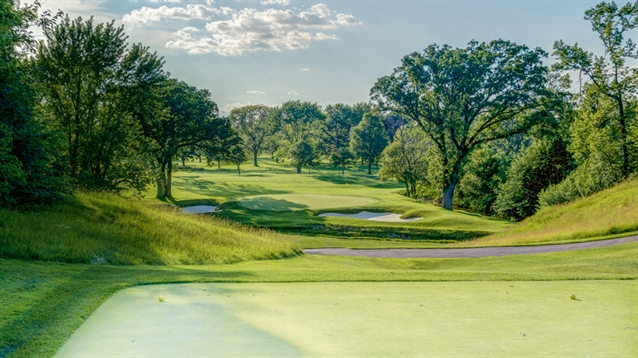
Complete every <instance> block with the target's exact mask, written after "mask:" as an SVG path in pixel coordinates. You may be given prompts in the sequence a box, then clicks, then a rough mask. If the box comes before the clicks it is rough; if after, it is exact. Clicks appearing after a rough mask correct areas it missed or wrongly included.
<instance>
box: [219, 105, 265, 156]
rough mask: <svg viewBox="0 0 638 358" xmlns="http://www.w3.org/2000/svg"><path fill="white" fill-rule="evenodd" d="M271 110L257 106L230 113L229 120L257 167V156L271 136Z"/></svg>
mask: <svg viewBox="0 0 638 358" xmlns="http://www.w3.org/2000/svg"><path fill="white" fill-rule="evenodd" d="M270 115H271V109H270V108H269V107H267V106H264V105H260V104H256V105H249V106H244V107H240V108H235V109H233V110H232V111H230V116H229V117H228V119H229V120H230V122H231V123H232V125H233V126H234V127H235V129H236V130H237V131H238V132H239V134H240V136H241V138H242V141H243V144H244V146H245V147H246V150H248V151H250V152H251V153H252V155H253V164H254V166H256V167H257V166H258V165H257V156H258V155H259V152H260V151H261V150H262V149H263V147H264V144H265V140H266V137H267V136H268V134H269V127H268V119H269V117H270Z"/></svg>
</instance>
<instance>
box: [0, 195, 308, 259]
mask: <svg viewBox="0 0 638 358" xmlns="http://www.w3.org/2000/svg"><path fill="white" fill-rule="evenodd" d="M299 253H300V249H299V247H298V245H297V244H296V243H294V242H293V241H291V240H289V239H287V238H286V237H284V236H283V235H280V234H277V233H274V232H270V231H267V230H262V229H255V228H249V227H244V226H240V225H237V224H232V223H229V222H227V221H224V220H220V219H216V218H213V217H210V216H203V215H182V214H179V213H178V212H177V210H176V209H174V208H171V207H168V206H165V205H149V204H148V203H145V202H142V201H139V200H133V199H124V198H121V197H117V196H114V195H110V194H102V193H90V194H89V193H78V194H76V195H74V196H72V197H68V198H67V200H66V201H65V202H63V203H59V204H57V205H55V206H53V207H50V208H47V209H44V210H42V211H40V212H29V213H22V212H15V211H8V210H0V257H5V258H17V259H24V260H44V261H60V262H69V263H94V264H115V265H130V264H169V265H178V264H188V265H191V264H200V265H201V264H220V263H231V262H238V261H245V260H258V259H273V258H282V257H290V256H294V255H297V254H299Z"/></svg>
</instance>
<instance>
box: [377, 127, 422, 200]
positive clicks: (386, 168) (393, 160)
mask: <svg viewBox="0 0 638 358" xmlns="http://www.w3.org/2000/svg"><path fill="white" fill-rule="evenodd" d="M430 147H431V143H428V141H427V140H426V138H425V136H424V135H423V132H421V131H420V130H419V129H418V128H416V127H413V126H403V127H400V128H398V129H397V131H396V134H395V136H394V141H392V143H391V144H390V145H389V146H388V147H387V148H385V149H384V150H383V153H382V154H381V169H380V170H379V177H380V178H381V179H383V180H385V179H396V180H398V181H400V182H402V183H404V184H405V196H407V197H413V198H414V197H416V196H417V185H418V183H419V182H420V181H423V180H424V179H425V177H426V175H427V170H428V162H427V159H426V156H427V152H428V149H429V148H430Z"/></svg>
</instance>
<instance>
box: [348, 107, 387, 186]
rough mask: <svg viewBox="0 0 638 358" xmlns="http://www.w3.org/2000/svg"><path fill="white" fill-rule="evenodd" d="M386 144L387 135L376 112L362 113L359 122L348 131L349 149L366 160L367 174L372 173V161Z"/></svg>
mask: <svg viewBox="0 0 638 358" xmlns="http://www.w3.org/2000/svg"><path fill="white" fill-rule="evenodd" d="M386 145H388V135H387V134H386V133H385V129H384V127H383V123H382V122H381V117H380V116H379V115H378V114H375V113H366V114H364V115H363V119H362V120H361V123H359V124H358V125H357V126H355V127H353V128H352V130H351V131H350V149H351V150H352V152H353V153H355V154H356V155H358V156H359V157H361V158H365V159H366V160H367V161H368V174H372V163H374V161H375V160H376V159H377V158H378V157H379V155H380V154H381V152H382V151H383V149H384V148H385V147H386Z"/></svg>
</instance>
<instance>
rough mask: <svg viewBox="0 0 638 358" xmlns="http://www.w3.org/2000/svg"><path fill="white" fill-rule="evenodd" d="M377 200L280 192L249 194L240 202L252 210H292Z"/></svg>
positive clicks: (348, 204)
mask: <svg viewBox="0 0 638 358" xmlns="http://www.w3.org/2000/svg"><path fill="white" fill-rule="evenodd" d="M375 202H377V200H375V199H373V198H368V197H359V196H343V195H319V194H280V195H258V196H249V197H246V198H244V199H241V200H240V201H239V204H240V205H241V206H243V207H245V208H247V209H252V210H271V211H291V210H306V209H310V210H320V209H328V208H343V207H351V206H362V205H368V204H373V203H375Z"/></svg>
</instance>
